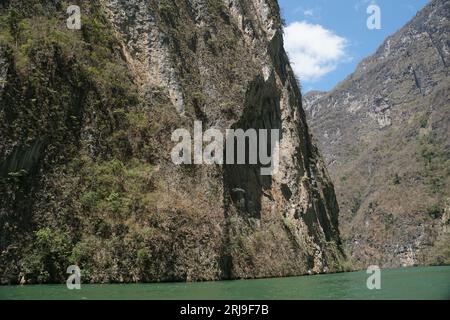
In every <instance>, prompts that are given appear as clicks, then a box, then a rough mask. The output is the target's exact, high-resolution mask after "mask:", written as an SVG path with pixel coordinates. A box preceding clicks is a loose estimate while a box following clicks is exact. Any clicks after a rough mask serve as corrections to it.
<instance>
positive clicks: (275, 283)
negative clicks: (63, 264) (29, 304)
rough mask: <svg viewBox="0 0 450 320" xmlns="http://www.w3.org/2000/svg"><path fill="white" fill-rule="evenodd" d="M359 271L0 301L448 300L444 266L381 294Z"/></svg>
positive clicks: (43, 292)
mask: <svg viewBox="0 0 450 320" xmlns="http://www.w3.org/2000/svg"><path fill="white" fill-rule="evenodd" d="M368 276H369V275H367V274H366V273H365V272H349V273H340V274H327V275H317V276H305V277H292V278H274V279H261V280H239V281H218V282H203V283H158V284H105V285H88V284H82V285H81V289H80V290H68V289H67V288H66V286H65V285H28V286H0V299H151V300H158V299H163V300H192V299H193V300H204V299H213V300H266V299H267V300H277V299H294V300H299V299H450V267H426V268H405V269H391V270H382V271H381V290H369V289H367V286H366V280H367V278H368Z"/></svg>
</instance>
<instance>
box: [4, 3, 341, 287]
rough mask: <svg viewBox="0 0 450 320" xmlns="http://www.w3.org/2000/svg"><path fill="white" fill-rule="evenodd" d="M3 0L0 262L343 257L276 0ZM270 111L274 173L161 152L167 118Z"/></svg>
mask: <svg viewBox="0 0 450 320" xmlns="http://www.w3.org/2000/svg"><path fill="white" fill-rule="evenodd" d="M71 4H78V5H79V6H80V7H81V12H82V29H81V30H79V31H77V30H68V29H67V28H66V25H65V21H66V18H67V15H66V9H67V7H68V5H69V4H68V3H67V2H65V1H57V0H55V1H36V0H26V1H16V0H9V1H2V3H1V4H0V80H1V81H0V85H1V86H0V88H1V89H0V90H1V91H0V136H1V140H0V160H1V162H0V203H1V205H0V228H1V229H0V254H1V255H0V279H1V282H2V283H16V282H19V281H20V282H22V283H33V282H60V281H64V279H65V278H66V276H67V275H66V274H65V271H66V268H67V266H69V265H70V264H77V265H79V266H80V267H81V269H82V272H83V278H82V281H84V282H89V281H90V282H108V281H113V282H132V281H180V280H181V281H185V280H187V281H195V280H214V279H227V278H254V277H268V276H287V275H300V274H306V273H315V272H326V271H336V270H341V269H342V260H343V255H342V252H341V249H340V240H339V232H338V226H337V222H338V206H337V202H336V198H335V194H334V189H333V185H332V183H331V182H330V179H329V178H328V175H327V173H326V170H325V168H324V165H323V161H322V160H321V158H320V156H319V155H318V152H317V149H316V148H315V146H314V145H313V144H312V143H311V141H310V136H309V133H308V129H307V126H306V123H305V114H304V111H303V109H302V106H301V95H300V90H299V88H298V85H297V82H296V80H295V78H294V75H293V72H292V69H291V67H290V65H289V62H288V60H287V57H286V54H285V52H284V49H283V40H282V33H281V28H282V23H281V19H280V16H279V8H278V4H277V3H276V1H274V0H224V1H221V0H160V1H144V0H133V1H117V0H102V1H71ZM194 120H201V121H203V129H204V130H206V129H207V128H212V127H214V128H217V129H220V130H222V131H224V130H225V129H227V128H243V129H246V128H255V129H259V128H266V129H281V132H282V138H281V141H280V150H281V159H280V170H279V172H278V174H276V175H274V176H272V177H263V176H261V175H260V172H259V166H240V165H226V166H207V165H204V166H196V165H182V166H175V165H174V164H173V163H172V162H171V157H170V150H171V148H172V147H173V146H174V143H172V142H171V134H172V132H173V130H175V129H177V128H186V129H190V130H191V132H192V127H193V123H194Z"/></svg>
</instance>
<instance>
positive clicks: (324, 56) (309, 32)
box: [284, 21, 348, 82]
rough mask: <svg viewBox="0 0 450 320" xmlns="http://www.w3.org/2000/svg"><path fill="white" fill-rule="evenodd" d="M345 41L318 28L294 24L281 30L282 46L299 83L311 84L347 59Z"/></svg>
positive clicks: (308, 24)
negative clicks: (300, 81) (282, 34)
mask: <svg viewBox="0 0 450 320" xmlns="http://www.w3.org/2000/svg"><path fill="white" fill-rule="evenodd" d="M347 43H348V41H347V39H345V38H342V37H340V36H338V35H336V34H335V33H334V32H333V31H331V30H327V29H325V28H324V27H322V26H321V25H318V24H310V23H308V22H305V21H301V22H294V23H291V24H290V25H288V26H287V27H286V28H285V30H284V46H285V49H286V51H287V52H288V55H289V58H290V60H291V62H292V67H293V69H294V72H295V73H296V74H297V75H298V76H299V77H300V80H302V81H307V82H314V81H317V80H319V79H320V78H321V77H323V76H324V75H326V74H327V73H329V72H331V71H333V70H335V69H336V67H337V65H338V64H339V63H340V62H343V61H345V60H347V59H348V55H347V54H346V52H345V48H346V46H347Z"/></svg>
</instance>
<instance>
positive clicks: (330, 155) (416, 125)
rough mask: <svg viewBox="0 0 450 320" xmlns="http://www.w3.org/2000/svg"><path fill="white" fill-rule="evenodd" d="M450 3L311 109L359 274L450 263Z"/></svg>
mask: <svg viewBox="0 0 450 320" xmlns="http://www.w3.org/2000/svg"><path fill="white" fill-rule="evenodd" d="M449 18H450V3H449V2H448V1H443V0H434V1H430V3H429V4H428V5H427V6H426V7H425V8H424V9H423V10H422V11H420V12H419V13H418V14H417V15H416V17H414V18H413V19H412V21H410V22H409V23H408V24H407V25H406V26H404V27H403V28H402V29H401V30H400V31H398V32H397V33H395V34H394V35H392V36H390V37H389V38H388V39H387V40H386V41H385V42H384V43H383V45H382V46H381V47H380V48H379V49H378V50H377V52H376V53H375V54H374V55H373V56H371V57H368V58H367V59H364V60H363V61H362V62H361V63H360V64H359V66H358V67H357V69H356V71H355V73H353V74H352V75H350V76H349V77H348V78H347V79H346V80H345V81H343V82H342V83H340V84H339V85H338V86H337V87H336V88H335V89H334V90H332V91H331V92H328V93H310V94H308V95H307V96H306V97H305V109H306V110H307V114H308V116H309V118H310V125H311V128H312V132H313V133H314V137H315V139H317V141H318V143H319V146H320V148H321V150H322V151H323V154H324V157H325V159H326V162H327V164H328V165H329V168H330V173H331V176H332V178H333V181H335V183H336V191H337V195H338V199H339V204H340V206H341V209H342V211H341V215H340V217H341V219H340V225H341V227H342V228H341V232H342V234H343V239H344V242H345V245H346V248H347V249H348V251H349V253H350V254H351V256H353V258H354V259H355V261H357V262H359V263H358V264H359V266H361V267H364V266H367V265H370V264H379V265H384V266H386V267H394V266H401V265H415V264H426V263H445V261H447V263H448V261H449V259H450V255H449V251H448V249H444V247H445V245H444V243H447V247H448V235H447V236H444V235H443V234H442V233H441V231H440V230H441V223H440V220H441V216H442V215H443V214H444V212H445V208H446V203H447V198H448V197H449V190H450V187H449V171H448V168H449V165H450V163H449V159H450V153H449V150H450V149H449V148H450V144H449V143H450V136H449V130H448V128H449V124H450V114H449V112H450V107H449V106H450V95H449V94H450V93H449V92H450V91H449V90H450V86H449V84H450V78H449V60H450V50H449V37H450V35H449V30H450V29H449V25H450V22H449Z"/></svg>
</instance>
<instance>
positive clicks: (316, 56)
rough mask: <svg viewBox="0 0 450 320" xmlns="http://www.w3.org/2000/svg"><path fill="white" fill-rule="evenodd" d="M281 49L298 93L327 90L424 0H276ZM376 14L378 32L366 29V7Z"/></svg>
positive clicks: (349, 71)
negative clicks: (378, 14)
mask: <svg viewBox="0 0 450 320" xmlns="http://www.w3.org/2000/svg"><path fill="white" fill-rule="evenodd" d="M279 3H280V7H281V13H282V15H283V17H284V19H285V21H286V23H287V28H286V29H285V47H286V50H287V51H288V54H289V57H290V59H291V62H292V63H293V68H294V70H295V71H296V73H297V75H298V76H299V78H300V82H301V83H302V87H303V91H304V92H308V91H311V90H323V91H328V90H331V89H332V88H333V87H334V86H335V85H336V84H337V83H338V82H339V81H341V80H343V79H345V77H346V76H348V75H349V74H351V73H352V72H353V71H354V70H355V68H356V66H357V64H358V63H359V62H360V61H361V60H362V59H363V58H364V57H367V56H369V55H371V54H373V53H374V52H375V51H376V49H377V48H378V47H379V46H380V45H381V44H382V43H383V41H384V39H386V37H387V36H389V35H391V34H393V33H395V32H396V31H397V30H399V29H400V28H401V27H402V26H403V25H405V24H406V23H407V22H408V21H409V20H410V19H411V18H413V17H414V16H415V15H416V13H417V12H418V11H419V10H420V9H422V8H423V7H424V6H425V5H426V4H427V3H428V0H279ZM371 4H376V5H378V6H379V8H380V9H381V29H379V30H369V28H368V27H367V19H368V18H369V16H370V15H369V14H368V13H367V11H366V10H367V7H368V6H369V5H371Z"/></svg>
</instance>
